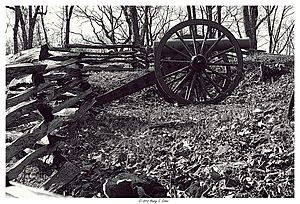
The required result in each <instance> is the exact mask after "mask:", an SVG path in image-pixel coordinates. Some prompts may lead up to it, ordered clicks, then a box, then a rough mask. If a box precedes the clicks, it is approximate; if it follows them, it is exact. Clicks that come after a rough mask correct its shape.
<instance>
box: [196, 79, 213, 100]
mask: <svg viewBox="0 0 300 204" xmlns="http://www.w3.org/2000/svg"><path fill="white" fill-rule="evenodd" d="M197 81H198V83H199V85H200V89H201V93H200V95H201V96H202V98H203V100H204V101H206V100H207V95H208V96H209V97H210V98H212V97H211V94H210V93H209V91H208V90H207V88H206V86H205V83H204V80H203V77H202V75H201V74H198V77H197Z"/></svg>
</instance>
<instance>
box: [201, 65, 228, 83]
mask: <svg viewBox="0 0 300 204" xmlns="http://www.w3.org/2000/svg"><path fill="white" fill-rule="evenodd" d="M206 69H208V70H209V71H211V72H212V73H213V74H216V75H218V76H220V77H222V78H224V79H227V80H228V81H230V82H232V79H230V78H229V77H228V76H226V75H225V74H223V73H219V72H217V71H215V70H213V69H211V68H210V67H206Z"/></svg>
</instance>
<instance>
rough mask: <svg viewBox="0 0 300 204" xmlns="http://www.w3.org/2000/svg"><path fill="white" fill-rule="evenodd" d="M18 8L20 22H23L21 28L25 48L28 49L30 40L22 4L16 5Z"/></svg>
mask: <svg viewBox="0 0 300 204" xmlns="http://www.w3.org/2000/svg"><path fill="white" fill-rule="evenodd" d="M15 9H16V13H17V16H18V18H19V20H20V24H21V30H22V40H23V50H26V49H28V41H27V32H26V25H25V21H24V19H23V14H22V11H21V7H20V6H15Z"/></svg>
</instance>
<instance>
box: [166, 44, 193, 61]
mask: <svg viewBox="0 0 300 204" xmlns="http://www.w3.org/2000/svg"><path fill="white" fill-rule="evenodd" d="M165 46H166V47H167V48H168V49H170V50H172V51H174V52H176V53H178V54H180V55H181V56H183V57H185V58H186V59H190V57H189V56H188V55H186V54H185V53H183V52H181V51H179V50H177V49H175V48H173V47H170V46H169V45H167V44H166V45H165Z"/></svg>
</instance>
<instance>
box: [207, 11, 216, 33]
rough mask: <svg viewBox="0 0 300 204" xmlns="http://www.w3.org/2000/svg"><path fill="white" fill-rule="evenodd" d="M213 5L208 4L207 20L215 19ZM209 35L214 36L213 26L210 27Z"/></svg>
mask: <svg viewBox="0 0 300 204" xmlns="http://www.w3.org/2000/svg"><path fill="white" fill-rule="evenodd" d="M212 10H213V7H212V6H206V18H207V20H210V21H212V20H213V14H212ZM207 32H208V37H209V38H214V32H213V31H212V29H211V27H209V28H208V30H207Z"/></svg>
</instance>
